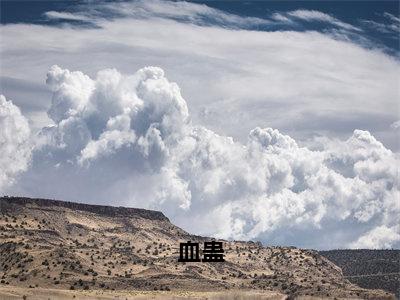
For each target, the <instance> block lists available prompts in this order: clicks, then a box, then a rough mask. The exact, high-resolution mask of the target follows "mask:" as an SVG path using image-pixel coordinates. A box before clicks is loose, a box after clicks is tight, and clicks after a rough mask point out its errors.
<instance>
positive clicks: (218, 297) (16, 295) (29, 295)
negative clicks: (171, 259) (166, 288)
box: [0, 286, 285, 300]
mask: <svg viewBox="0 0 400 300" xmlns="http://www.w3.org/2000/svg"><path fill="white" fill-rule="evenodd" d="M24 296H25V297H24ZM15 299H26V300H111V299H113V300H115V299H120V300H141V299H156V300H159V299H163V300H180V299H198V300H200V299H201V300H206V299H207V300H228V299H232V300H242V299H243V300H267V299H268V300H283V299H285V296H284V295H282V294H278V293H276V292H263V293H260V292H251V291H248V292H247V291H229V292H215V293H214V292H175V291H174V292H142V291H138V292H135V291H102V290H94V291H70V290H56V289H40V288H37V289H34V290H33V289H29V288H21V287H16V286H7V287H4V286H0V300H15Z"/></svg>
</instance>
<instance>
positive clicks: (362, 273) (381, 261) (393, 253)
mask: <svg viewBox="0 0 400 300" xmlns="http://www.w3.org/2000/svg"><path fill="white" fill-rule="evenodd" d="M319 253H320V254H321V255H322V256H324V257H326V258H327V259H329V260H330V261H332V262H333V263H335V264H336V265H337V266H339V267H340V268H341V269H342V271H343V275H344V276H345V278H347V279H349V280H350V281H351V282H353V283H355V284H357V285H359V286H361V287H364V288H369V289H376V288H380V289H384V290H386V291H389V292H391V293H393V294H395V295H396V297H397V298H399V297H400V250H367V249H359V250H330V251H320V252H319Z"/></svg>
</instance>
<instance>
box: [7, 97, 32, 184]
mask: <svg viewBox="0 0 400 300" xmlns="http://www.w3.org/2000/svg"><path fill="white" fill-rule="evenodd" d="M29 139H30V129H29V124H28V122H27V120H26V119H25V117H24V116H22V115H21V112H20V110H19V108H18V107H17V106H15V105H14V104H13V103H12V102H11V101H7V100H6V98H5V97H4V96H3V95H0V191H2V189H4V188H5V187H7V186H9V185H11V184H12V183H13V182H14V180H15V177H16V176H17V175H18V174H19V173H21V172H23V171H25V170H26V169H27V167H28V163H29V160H30V156H31V145H30V140H29Z"/></svg>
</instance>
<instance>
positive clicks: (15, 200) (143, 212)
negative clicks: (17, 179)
mask: <svg viewBox="0 0 400 300" xmlns="http://www.w3.org/2000/svg"><path fill="white" fill-rule="evenodd" d="M12 204H18V205H26V204H33V205H37V206H39V207H46V206H58V207H65V208H69V209H72V210H80V211H86V212H92V213H96V214H99V215H104V216H108V217H118V216H120V217H132V216H134V215H137V216H139V217H142V218H145V219H151V220H160V221H169V219H168V218H167V217H166V216H165V215H164V214H163V213H162V212H160V211H156V210H147V209H142V208H130V207H122V206H107V205H97V204H85V203H77V202H69V201H61V200H50V199H42V198H27V197H14V196H4V197H0V209H6V208H7V206H9V205H12Z"/></svg>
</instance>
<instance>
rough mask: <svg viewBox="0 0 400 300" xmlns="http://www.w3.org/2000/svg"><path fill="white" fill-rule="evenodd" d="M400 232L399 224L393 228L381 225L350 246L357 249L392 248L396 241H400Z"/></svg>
mask: <svg viewBox="0 0 400 300" xmlns="http://www.w3.org/2000/svg"><path fill="white" fill-rule="evenodd" d="M399 232H400V228H399V226H394V227H393V228H388V227H386V226H379V227H377V228H375V229H373V230H371V231H369V232H367V233H366V234H365V235H363V236H361V237H360V238H359V239H358V240H357V241H356V242H355V243H352V244H351V245H350V246H351V247H352V248H356V249H371V248H372V249H382V248H390V247H391V246H392V245H393V244H394V243H395V242H399V241H400V234H399Z"/></svg>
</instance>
